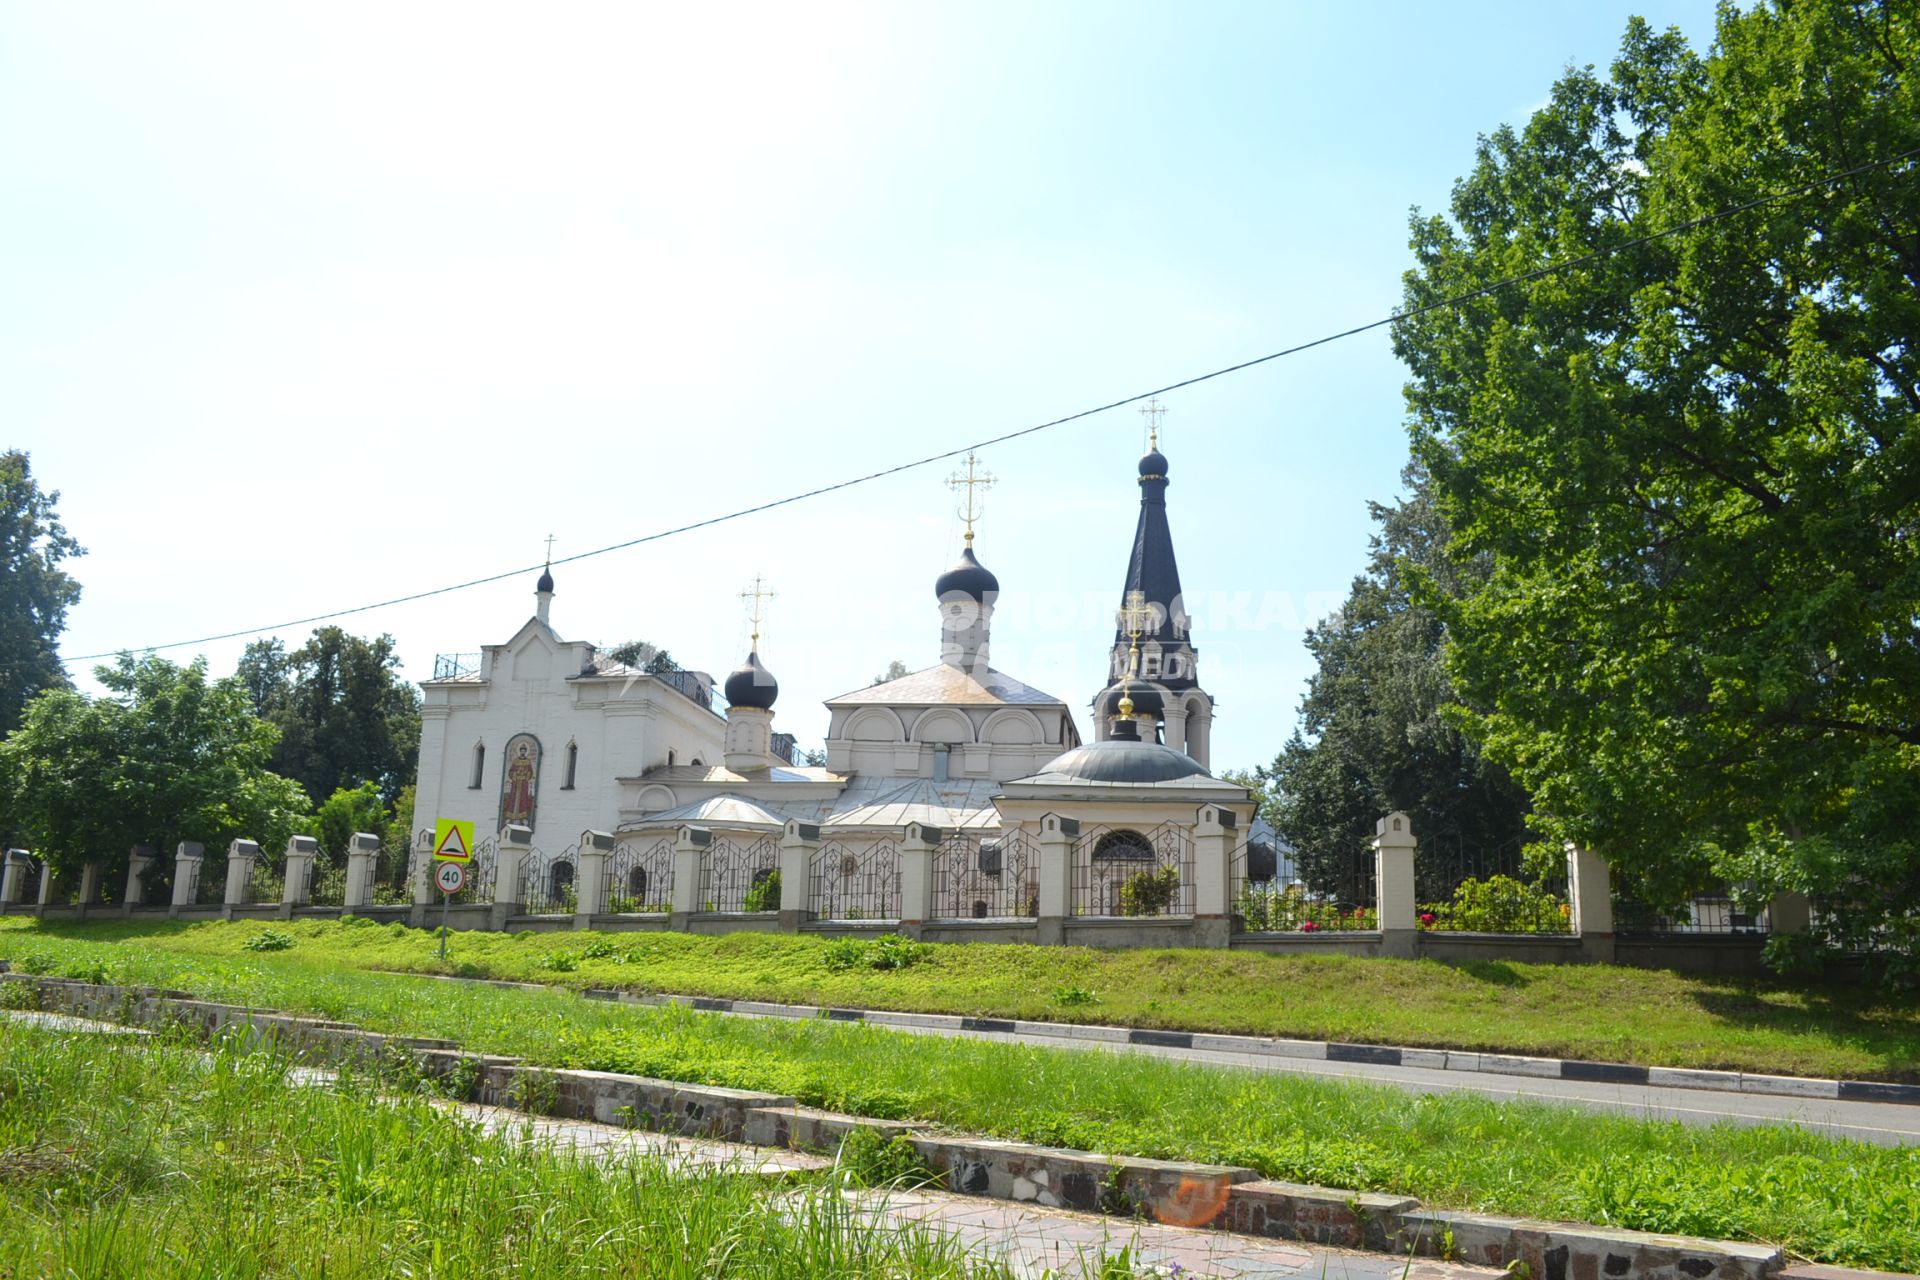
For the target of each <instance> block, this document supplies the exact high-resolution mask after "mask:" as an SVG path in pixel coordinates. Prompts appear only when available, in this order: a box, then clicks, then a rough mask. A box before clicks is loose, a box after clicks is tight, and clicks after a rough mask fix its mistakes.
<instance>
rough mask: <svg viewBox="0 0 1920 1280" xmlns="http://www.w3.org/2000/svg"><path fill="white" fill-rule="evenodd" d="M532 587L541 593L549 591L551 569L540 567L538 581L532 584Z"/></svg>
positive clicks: (551, 575) (550, 590) (550, 587)
mask: <svg viewBox="0 0 1920 1280" xmlns="http://www.w3.org/2000/svg"><path fill="white" fill-rule="evenodd" d="M533 589H534V590H535V591H539V592H543V593H551V592H552V590H553V570H551V569H542V570H541V571H540V581H538V582H536V583H535V584H534V586H533Z"/></svg>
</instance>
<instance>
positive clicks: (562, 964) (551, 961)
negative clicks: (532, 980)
mask: <svg viewBox="0 0 1920 1280" xmlns="http://www.w3.org/2000/svg"><path fill="white" fill-rule="evenodd" d="M534 964H536V965H537V966H539V967H540V968H542V969H550V970H552V971H553V972H554V973H572V972H573V971H574V970H575V969H578V968H579V967H580V957H579V956H577V955H575V954H574V953H573V952H571V951H549V952H548V953H547V954H546V955H544V956H541V957H540V958H539V959H538V960H536V961H534Z"/></svg>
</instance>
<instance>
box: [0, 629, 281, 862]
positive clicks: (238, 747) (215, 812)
mask: <svg viewBox="0 0 1920 1280" xmlns="http://www.w3.org/2000/svg"><path fill="white" fill-rule="evenodd" d="M94 675H95V678H96V679H97V680H99V682H100V684H101V685H102V686H103V687H104V688H105V689H106V693H105V694H104V695H103V696H100V697H89V696H88V695H86V694H82V693H78V692H76V691H74V690H72V689H48V690H45V691H43V692H42V693H40V694H39V695H38V696H37V697H36V698H34V699H33V701H32V702H30V703H28V705H27V710H26V714H25V716H24V717H23V718H22V720H21V723H20V727H19V728H18V729H16V730H15V731H14V732H13V733H12V734H10V735H9V736H8V737H7V738H6V740H5V741H4V742H0V809H3V810H4V814H5V825H6V826H7V827H8V828H9V830H10V831H11V833H12V835H13V837H14V838H15V839H17V840H20V841H22V842H23V843H24V844H25V845H26V846H27V847H28V848H31V849H33V850H34V851H35V852H37V853H39V854H40V855H41V856H42V857H43V858H45V859H46V860H47V861H48V863H49V864H50V865H51V866H52V867H53V869H54V871H55V873H56V874H60V873H65V872H69V871H72V870H73V869H75V868H77V867H79V866H80V864H82V863H84V862H87V861H89V860H93V859H98V860H100V861H102V862H104V863H106V864H107V865H108V866H109V867H110V868H119V869H124V867H125V866H126V859H127V852H128V850H129V849H130V848H131V847H132V846H133V845H135V844H148V845H152V846H154V847H155V848H157V849H161V850H163V851H165V850H169V849H170V848H171V846H172V845H173V844H174V843H175V842H177V841H181V840H196V841H199V842H201V843H202V844H204V845H205V846H206V847H207V849H208V850H209V851H210V852H211V851H214V850H218V849H221V848H224V847H225V845H226V843H227V842H228V841H229V840H232V839H233V838H235V837H243V838H247V839H252V840H257V841H259V842H260V843H261V845H262V847H263V848H265V849H266V850H268V851H269V852H273V851H277V850H279V849H281V848H284V847H285V844H286V838H287V837H288V836H289V835H292V834H294V832H295V830H296V828H297V826H298V825H299V824H300V823H301V821H302V820H303V818H304V815H305V814H306V812H307V800H306V797H305V796H304V795H303V794H302V793H301V791H300V788H299V786H298V785H297V784H295V783H294V782H292V781H290V780H289V779H286V778H283V777H280V776H279V775H277V774H275V773H273V772H271V771H270V770H269V769H268V768H267V762H268V759H269V757H270V756H271V755H272V752H273V746H274V740H275V738H276V737H277V734H276V731H275V730H274V728H273V726H272V725H270V724H267V723H266V722H264V721H262V720H261V719H259V718H258V717H256V716H255V715H254V714H253V713H252V710H251V709H250V707H249V706H248V703H247V695H246V692H245V690H244V689H243V688H242V687H241V685H240V684H239V682H238V681H236V680H233V679H226V680H208V679H207V668H206V662H205V661H204V660H198V661H195V662H194V663H192V664H191V665H189V666H184V667H183V666H178V665H176V664H174V663H171V662H168V661H167V660H166V659H164V658H158V657H155V656H153V655H151V654H148V655H147V656H145V657H142V658H139V659H135V658H133V657H131V656H128V655H122V657H121V658H120V660H119V661H118V662H117V663H116V664H114V665H112V666H102V667H96V668H95V669H94Z"/></svg>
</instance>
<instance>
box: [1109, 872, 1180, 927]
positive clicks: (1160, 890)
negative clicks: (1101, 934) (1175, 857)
mask: <svg viewBox="0 0 1920 1280" xmlns="http://www.w3.org/2000/svg"><path fill="white" fill-rule="evenodd" d="M1179 892H1180V868H1178V867H1161V868H1160V869H1159V870H1157V871H1136V872H1134V873H1133V874H1132V875H1130V876H1128V877H1127V878H1126V881H1125V882H1124V883H1123V884H1121V886H1120V914H1121V915H1123V916H1159V915H1165V914H1166V913H1167V909H1168V908H1169V907H1171V906H1172V905H1173V899H1174V895H1175V894H1177V893H1179Z"/></svg>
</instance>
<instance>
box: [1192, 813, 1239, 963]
mask: <svg viewBox="0 0 1920 1280" xmlns="http://www.w3.org/2000/svg"><path fill="white" fill-rule="evenodd" d="M1239 822H1240V819H1239V816H1238V815H1237V814H1235V813H1234V811H1233V810H1231V809H1223V808H1221V807H1220V806H1219V805H1215V804H1204V805H1201V806H1200V812H1199V815H1198V817H1197V818H1196V820H1195V822H1194V825H1193V935H1194V936H1193V940H1194V943H1195V945H1197V946H1202V947H1224V946H1226V945H1227V943H1228V942H1229V941H1230V938H1231V934H1232V932H1233V928H1232V922H1233V915H1232V913H1233V903H1232V901H1231V894H1232V890H1231V888H1230V886H1231V884H1232V882H1233V846H1234V838H1235V837H1236V836H1237V835H1238V834H1239Z"/></svg>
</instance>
